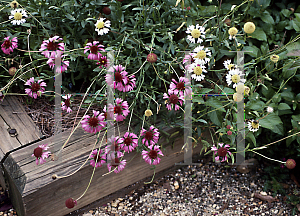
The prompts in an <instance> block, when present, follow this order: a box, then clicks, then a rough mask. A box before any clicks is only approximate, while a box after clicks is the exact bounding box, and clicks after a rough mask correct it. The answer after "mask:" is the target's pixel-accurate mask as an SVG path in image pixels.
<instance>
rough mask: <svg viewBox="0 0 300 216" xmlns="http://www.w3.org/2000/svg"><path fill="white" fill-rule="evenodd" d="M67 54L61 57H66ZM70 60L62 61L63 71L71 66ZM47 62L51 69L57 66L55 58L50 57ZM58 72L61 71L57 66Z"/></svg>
mask: <svg viewBox="0 0 300 216" xmlns="http://www.w3.org/2000/svg"><path fill="white" fill-rule="evenodd" d="M65 56H66V55H62V56H61V57H65ZM69 63H70V61H61V66H60V67H61V71H60V72H61V73H62V72H64V71H66V70H67V68H68V66H69ZM47 64H48V65H49V67H50V68H51V69H54V66H55V58H49V59H48V61H47ZM56 73H59V68H56Z"/></svg>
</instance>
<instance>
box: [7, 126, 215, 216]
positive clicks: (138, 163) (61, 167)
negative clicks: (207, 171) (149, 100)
mask: <svg viewBox="0 0 300 216" xmlns="http://www.w3.org/2000/svg"><path fill="white" fill-rule="evenodd" d="M126 128H127V127H126ZM126 128H125V129H123V130H122V131H126ZM176 130H178V129H176V128H165V131H167V132H169V133H170V134H172V133H173V132H174V131H176ZM63 134H65V132H63ZM203 135H204V137H207V138H208V137H210V134H209V133H207V134H205V133H204V134H203ZM63 137H65V135H63ZM72 137H73V136H72ZM93 137H94V135H91V134H88V133H84V132H83V130H82V129H80V130H79V131H78V133H77V137H76V136H75V137H73V138H71V139H70V145H66V158H68V160H69V162H72V163H71V165H72V166H68V164H65V163H59V164H57V163H52V162H49V163H46V164H45V165H43V166H38V167H37V166H36V165H35V163H34V159H32V158H31V154H32V149H33V148H34V147H36V146H37V145H38V144H43V143H45V141H46V140H43V141H42V142H38V143H35V144H34V145H33V146H30V147H29V146H28V147H25V148H24V149H22V150H23V151H17V152H13V153H12V154H11V155H10V156H9V157H8V158H7V159H6V161H5V162H6V163H5V165H6V166H5V168H6V170H7V171H9V173H6V174H8V176H11V177H12V178H10V182H9V183H10V191H11V192H12V195H13V196H14V197H13V198H14V200H12V201H14V202H15V203H13V204H14V207H15V208H16V210H17V212H18V215H20V216H22V215H30V216H31V215H35V216H39V215H47V216H50V215H51V216H60V215H65V214H68V213H70V212H72V211H73V210H75V209H76V208H77V209H80V208H82V207H84V206H86V205H89V204H90V203H93V202H95V201H96V200H99V199H102V198H104V197H106V196H109V195H110V194H113V193H115V192H116V191H120V190H123V189H124V188H125V187H127V186H130V185H132V184H134V183H135V182H137V181H140V180H141V179H145V178H146V179H147V178H148V180H147V181H150V180H151V178H152V176H153V170H150V169H149V168H151V167H152V166H151V165H149V164H147V163H146V162H145V161H144V160H143V159H142V158H141V155H139V156H138V157H135V158H134V159H133V160H132V161H131V162H130V163H128V164H127V165H126V167H125V170H123V171H121V172H120V173H118V174H116V173H111V174H109V175H107V176H105V177H101V176H102V174H105V173H107V168H98V169H96V171H95V175H94V178H93V181H92V182H91V186H90V188H89V190H88V191H87V194H86V195H85V196H83V197H82V199H81V200H79V202H78V205H77V207H75V208H74V209H67V208H66V207H65V205H64V201H65V200H66V199H67V198H69V197H72V198H77V197H79V196H80V195H81V194H82V192H83V191H84V190H85V187H86V186H87V185H88V182H89V178H90V175H91V173H92V170H93V167H91V166H90V165H89V164H87V165H85V166H84V167H83V168H82V169H81V170H80V171H79V172H77V173H76V174H74V175H72V176H70V177H68V178H63V179H57V180H52V179H51V176H52V174H54V173H58V174H59V175H60V174H62V173H66V172H67V173H70V172H72V171H73V170H74V169H75V168H77V167H78V164H81V163H82V161H83V160H85V157H86V152H88V151H87V149H89V148H90V146H91V144H92V143H93V142H94V141H93V140H94V138H93ZM182 137H183V134H181V137H180V138H178V139H176V140H175V143H174V149H172V146H170V145H168V146H166V145H167V144H166V145H163V147H164V148H166V149H165V150H163V149H162V152H163V154H164V156H163V157H161V162H160V164H158V165H157V166H156V175H157V176H159V175H158V173H160V172H163V171H164V170H166V169H169V168H170V167H173V166H174V165H175V163H179V162H181V161H183V159H184V153H179V154H176V152H180V150H181V149H182V146H183V138H182ZM65 138H66V137H65ZM65 138H63V140H65ZM72 139H73V140H72ZM164 140H165V139H162V140H160V141H159V143H158V144H161V143H163V142H164ZM56 144H59V143H56ZM60 145H61V144H60ZM78 147H80V149H79V148H78ZM201 149H202V145H200V144H198V145H197V146H196V148H193V154H199V152H200V150H201ZM89 151H90V150H89ZM75 152H77V153H75ZM78 152H79V153H78ZM135 153H136V151H134V152H131V153H129V154H127V153H126V154H125V157H124V159H126V160H127V161H129V160H130V159H131V158H132V157H133V156H134V154H135ZM13 162H15V163H13ZM37 168H38V169H37ZM17 170H20V171H19V172H16V171H17ZM24 174H25V175H24ZM162 175H163V174H162ZM149 178H150V179H149ZM24 179H25V180H24ZM142 182H143V181H142ZM24 184H25V185H24ZM13 191H15V192H13ZM47 200H48V201H47ZM19 212H20V213H19Z"/></svg>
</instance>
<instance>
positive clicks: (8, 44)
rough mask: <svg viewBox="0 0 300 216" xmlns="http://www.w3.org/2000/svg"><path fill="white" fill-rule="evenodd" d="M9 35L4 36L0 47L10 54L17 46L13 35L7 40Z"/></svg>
mask: <svg viewBox="0 0 300 216" xmlns="http://www.w3.org/2000/svg"><path fill="white" fill-rule="evenodd" d="M9 38H10V36H8V37H6V38H4V40H5V41H4V43H3V44H2V45H1V49H2V51H3V52H4V53H5V54H8V55H9V54H10V53H11V52H13V50H14V49H15V48H17V47H18V45H17V44H18V40H17V37H14V38H13V39H12V40H9Z"/></svg>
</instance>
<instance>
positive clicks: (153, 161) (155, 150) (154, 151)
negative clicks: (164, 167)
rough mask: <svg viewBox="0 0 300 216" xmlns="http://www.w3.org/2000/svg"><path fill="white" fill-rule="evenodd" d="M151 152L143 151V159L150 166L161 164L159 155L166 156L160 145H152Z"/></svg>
mask: <svg viewBox="0 0 300 216" xmlns="http://www.w3.org/2000/svg"><path fill="white" fill-rule="evenodd" d="M149 148H150V149H149V151H145V150H143V151H142V155H143V159H144V160H145V161H146V162H147V163H148V164H150V165H157V164H159V162H160V160H161V159H160V158H159V157H158V155H161V156H164V155H163V153H162V152H161V150H160V149H159V146H158V145H152V146H150V147H149Z"/></svg>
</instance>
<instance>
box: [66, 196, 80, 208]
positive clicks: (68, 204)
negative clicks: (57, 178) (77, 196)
mask: <svg viewBox="0 0 300 216" xmlns="http://www.w3.org/2000/svg"><path fill="white" fill-rule="evenodd" d="M65 204H66V207H67V208H74V206H75V205H77V201H76V200H73V199H72V198H69V199H67V200H66V202H65Z"/></svg>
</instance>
